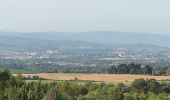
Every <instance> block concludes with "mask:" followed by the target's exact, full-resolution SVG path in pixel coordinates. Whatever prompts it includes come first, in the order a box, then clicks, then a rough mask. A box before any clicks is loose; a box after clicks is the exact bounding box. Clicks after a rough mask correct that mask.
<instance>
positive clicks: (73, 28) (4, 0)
mask: <svg viewBox="0 0 170 100" xmlns="http://www.w3.org/2000/svg"><path fill="white" fill-rule="evenodd" d="M0 30H3V31H24V32H31V31H36V32H37V31H56V32H58V31H60V32H61V31H62V32H83V31H127V32H147V33H161V34H170V0H0Z"/></svg>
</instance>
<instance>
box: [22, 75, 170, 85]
mask: <svg viewBox="0 0 170 100" xmlns="http://www.w3.org/2000/svg"><path fill="white" fill-rule="evenodd" d="M35 75H36V76H39V77H41V78H45V79H50V80H75V78H77V79H78V80H89V81H98V82H105V83H120V82H123V83H125V82H126V83H131V82H132V81H133V80H134V79H138V78H145V79H147V78H148V79H151V78H153V79H156V80H170V76H149V75H130V74H98V73H40V74H23V76H25V77H27V76H35Z"/></svg>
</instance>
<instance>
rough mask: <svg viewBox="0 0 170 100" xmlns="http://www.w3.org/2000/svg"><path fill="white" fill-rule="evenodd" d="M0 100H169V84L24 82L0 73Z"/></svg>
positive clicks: (149, 81) (142, 81) (141, 81)
mask: <svg viewBox="0 0 170 100" xmlns="http://www.w3.org/2000/svg"><path fill="white" fill-rule="evenodd" d="M0 100H170V83H168V82H167V83H165V82H161V83H160V82H158V81H156V80H155V79H136V80H134V82H132V84H130V85H125V84H123V83H119V84H117V85H115V84H105V83H92V82H85V83H75V82H48V81H43V82H42V81H41V80H40V81H29V82H28V81H25V80H23V77H22V75H21V74H20V73H19V74H17V75H15V76H14V75H12V74H11V73H10V71H9V70H2V71H0Z"/></svg>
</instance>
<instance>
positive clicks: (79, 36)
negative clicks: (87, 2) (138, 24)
mask: <svg viewBox="0 0 170 100" xmlns="http://www.w3.org/2000/svg"><path fill="white" fill-rule="evenodd" d="M0 35H5V36H15V37H22V38H31V39H33V38H34V39H45V40H68V41H85V42H90V43H104V44H152V45H157V46H163V47H170V36H168V35H158V34H142V33H128V32H114V31H96V32H81V33H65V32H32V33H20V32H0Z"/></svg>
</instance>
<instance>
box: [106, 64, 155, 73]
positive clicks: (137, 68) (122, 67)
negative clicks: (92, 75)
mask: <svg viewBox="0 0 170 100" xmlns="http://www.w3.org/2000/svg"><path fill="white" fill-rule="evenodd" d="M152 70H153V68H152V67H151V66H149V65H146V66H141V64H134V63H131V64H119V65H118V66H112V67H111V68H109V70H108V73H110V74H152Z"/></svg>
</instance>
